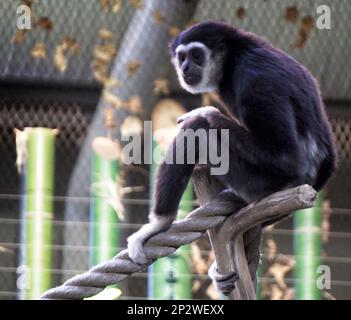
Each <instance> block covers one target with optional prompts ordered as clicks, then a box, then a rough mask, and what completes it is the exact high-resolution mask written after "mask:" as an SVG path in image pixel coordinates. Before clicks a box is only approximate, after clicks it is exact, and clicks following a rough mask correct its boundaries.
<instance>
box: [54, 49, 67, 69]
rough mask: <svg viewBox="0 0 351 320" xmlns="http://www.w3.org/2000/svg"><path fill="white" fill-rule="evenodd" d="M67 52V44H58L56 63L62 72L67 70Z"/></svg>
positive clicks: (55, 56)
mask: <svg viewBox="0 0 351 320" xmlns="http://www.w3.org/2000/svg"><path fill="white" fill-rule="evenodd" d="M65 52H66V49H65V46H63V45H62V44H61V45H58V46H57V47H56V48H55V54H54V65H55V67H56V68H57V69H58V70H59V71H61V72H65V71H66V69H67V64H68V61H67V57H66V55H65Z"/></svg>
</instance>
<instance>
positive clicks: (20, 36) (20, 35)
mask: <svg viewBox="0 0 351 320" xmlns="http://www.w3.org/2000/svg"><path fill="white" fill-rule="evenodd" d="M27 31H28V30H27V29H21V30H16V34H15V36H14V37H13V39H12V42H13V43H15V44H22V43H23V41H24V36H25V34H26V33H27Z"/></svg>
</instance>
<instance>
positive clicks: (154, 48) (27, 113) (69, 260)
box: [0, 0, 351, 299]
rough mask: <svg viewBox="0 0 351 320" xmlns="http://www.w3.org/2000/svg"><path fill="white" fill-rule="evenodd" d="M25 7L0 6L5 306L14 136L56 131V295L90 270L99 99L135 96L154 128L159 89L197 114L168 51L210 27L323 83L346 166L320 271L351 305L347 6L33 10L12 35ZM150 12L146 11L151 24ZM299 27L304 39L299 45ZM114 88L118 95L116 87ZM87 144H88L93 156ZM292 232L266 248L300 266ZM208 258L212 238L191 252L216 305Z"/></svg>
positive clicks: (0, 266) (131, 5) (204, 291)
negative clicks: (325, 25)
mask: <svg viewBox="0 0 351 320" xmlns="http://www.w3.org/2000/svg"><path fill="white" fill-rule="evenodd" d="M22 3H24V1H13V0H4V1H1V2H0V11H1V12H2V13H3V14H2V19H1V21H0V28H1V31H2V36H1V37H0V81H1V88H0V151H1V155H2V158H1V160H0V173H1V179H0V221H1V222H0V298H16V297H17V291H18V290H17V285H18V279H19V275H18V274H17V273H16V272H17V267H18V263H19V258H18V256H19V248H20V239H19V230H20V206H21V199H22V195H21V191H20V190H21V181H20V179H19V176H18V173H17V171H16V167H15V162H16V147H15V135H14V132H13V130H14V128H19V129H23V128H24V127H28V126H30V127H35V126H44V127H50V128H57V129H59V131H60V134H59V135H58V136H57V138H56V145H55V150H56V157H55V162H56V165H55V191H54V192H55V194H54V204H55V205H54V224H53V227H54V239H53V265H52V266H53V268H54V269H53V270H52V273H53V285H58V284H60V283H61V282H62V281H64V280H65V279H67V278H68V277H70V276H72V275H74V274H76V273H78V272H81V271H84V270H86V269H87V268H88V256H89V226H90V223H89V204H90V198H89V197H90V171H91V168H90V158H89V156H87V153H89V152H90V151H89V148H90V147H89V146H90V142H89V143H87V141H88V140H87V137H95V136H96V135H105V128H104V110H105V108H106V106H107V105H108V103H107V102H106V101H105V100H104V99H103V96H102V95H101V93H102V88H104V89H105V90H106V88H108V89H109V90H110V92H112V93H113V94H114V95H115V96H118V97H120V98H121V99H123V100H124V101H128V99H130V98H131V97H133V96H139V97H140V100H141V102H140V105H141V106H142V109H143V112H142V115H143V117H144V118H146V119H147V118H148V117H149V116H150V112H151V110H152V107H153V106H154V105H155V103H156V102H157V101H158V99H159V95H157V94H155V93H154V89H155V86H156V87H157V82H155V80H161V83H163V84H165V86H166V87H167V89H169V91H170V97H173V98H176V99H179V98H180V99H181V100H182V99H183V100H182V101H186V105H185V108H190V107H191V106H194V107H195V106H198V104H199V98H196V97H194V98H192V97H189V96H187V95H186V94H185V93H183V92H182V91H180V90H179V87H178V84H177V80H176V77H175V73H174V72H173V71H172V69H171V65H170V63H169V56H168V52H167V50H168V49H167V43H168V41H169V40H170V39H171V37H172V35H174V34H176V33H177V32H179V30H181V29H183V28H184V27H186V26H187V25H189V24H190V23H193V22H197V21H204V20H209V19H214V20H226V21H228V22H231V23H233V24H235V25H237V26H239V27H242V28H244V29H246V30H249V31H253V32H255V33H258V34H260V35H263V36H265V37H267V38H268V39H269V40H271V41H272V42H273V44H275V45H277V46H278V47H280V48H282V49H283V50H286V51H288V52H289V53H291V54H292V55H293V56H294V57H296V58H297V59H298V60H299V61H301V62H303V63H304V64H305V65H306V66H307V67H308V68H309V69H311V71H312V73H313V74H314V75H315V76H316V77H317V78H318V80H319V81H320V83H321V90H322V94H323V97H324V98H325V99H326V101H327V110H328V114H329V115H330V119H331V123H332V127H333V131H334V133H335V136H336V140H337V144H338V151H339V156H340V163H339V169H338V172H337V174H336V175H335V177H334V178H333V179H332V181H331V182H330V183H329V185H328V187H327V196H326V197H327V199H328V200H329V201H330V207H331V212H332V214H331V216H330V217H329V218H328V219H327V220H326V221H325V223H326V224H329V226H330V230H329V234H328V235H329V238H328V241H327V242H325V245H324V249H325V252H324V253H323V255H324V256H323V260H322V261H323V262H325V264H328V265H329V266H331V268H332V277H333V278H332V290H331V291H330V292H331V294H332V295H333V296H335V297H336V298H350V297H351V293H350V292H351V273H350V270H351V269H350V263H351V255H350V252H349V250H348V247H347V244H348V243H349V238H350V237H351V234H350V227H351V211H350V208H351V203H350V200H349V197H348V192H349V190H351V175H350V174H349V170H348V169H349V166H350V160H351V159H350V123H351V122H350V121H351V119H350V115H351V114H350V108H351V105H350V104H351V103H350V102H349V100H350V98H351V96H350V92H351V90H350V89H351V74H350V73H349V72H348V70H349V66H348V65H347V64H349V63H350V59H348V56H349V54H350V52H351V50H350V49H351V43H350V41H348V36H349V34H350V31H351V30H350V28H351V25H350V24H349V23H347V16H348V15H349V14H350V12H351V6H350V4H349V3H348V1H347V0H345V1H341V0H339V1H337V2H336V1H303V2H302V1H292V0H291V1H289V0H284V1H279V2H278V1H268V0H267V1H263V0H262V1H253V0H252V1H234V0H233V1H229V0H227V1H225V0H219V1H208V0H200V1H199V2H198V5H197V6H195V5H193V4H191V3H190V4H186V5H185V7H182V5H181V4H180V3H183V1H178V2H177V1H174V0H170V1H168V2H166V1H161V0H154V1H152V0H144V1H129V0H122V1H114V0H111V1H95V0H83V1H82V0H79V1H78V0H60V1H53V0H42V1H39V0H38V1H27V2H26V3H27V4H31V6H32V13H33V16H32V24H33V28H32V30H29V31H27V32H24V33H23V34H22V33H21V32H19V31H18V30H16V17H17V15H16V9H17V8H18V6H19V5H20V4H22ZM150 3H152V4H150ZM194 3H195V1H194ZM119 4H120V6H119ZM319 5H329V6H330V8H331V12H332V28H331V30H319V29H318V28H316V27H314V28H308V27H306V25H307V26H308V25H309V23H310V22H309V21H311V19H312V21H314V22H315V21H316V19H317V18H318V15H317V11H316V8H317V7H318V6H319ZM153 6H154V7H153ZM186 6H188V7H186ZM169 8H171V11H172V12H171V13H170V9H169ZM184 8H186V9H187V12H184ZM147 10H149V12H150V13H148V15H145V14H144V13H143V12H145V11H147ZM191 11H193V12H191ZM192 13H193V14H192ZM301 28H305V29H304V30H308V32H307V33H306V34H305V37H303V38H301V32H300V31H301ZM306 28H307V29H306ZM63 48H64V50H63ZM60 50H61V51H60ZM62 50H63V52H62ZM101 51H102V53H106V52H107V53H108V56H107V58H106V60H105V61H106V63H105V64H102V63H101V59H100V58H98V57H99V54H101ZM110 72H111V73H110ZM109 74H111V75H112V76H110V75H109ZM111 78H113V79H115V81H117V82H118V85H116V83H114V84H111ZM162 81H163V82H162ZM101 82H103V84H101ZM158 83H160V82H158ZM156 89H157V88H156ZM158 89H160V88H158ZM161 91H162V90H161ZM166 91H168V90H166ZM162 92H163V93H162V95H165V91H162ZM180 92H181V93H180ZM184 99H186V100H184ZM145 110H147V112H145ZM118 112H120V110H119V111H118ZM83 145H87V146H88V147H87V148H86V150H87V151H84V150H85V149H84V147H82V146H83ZM145 169H147V167H146V168H139V169H138V170H139V171H138V170H136V172H134V173H133V174H132V173H130V172H129V173H127V175H126V180H133V181H132V183H133V184H135V185H143V186H144V187H145V190H144V191H143V192H135V193H133V194H130V195H128V198H129V199H130V201H129V202H128V201H127V202H126V207H127V208H128V209H127V213H128V215H129V216H128V218H127V221H126V222H125V223H124V224H123V223H121V229H122V231H121V232H122V241H121V246H122V247H123V246H124V245H125V237H126V236H127V235H128V234H129V233H130V232H131V231H132V230H135V229H136V228H138V226H139V223H142V222H143V221H145V219H146V214H147V211H148V204H149V202H148V199H149V197H148V179H147V177H145V176H144V175H143V174H140V171H142V170H145ZM132 171H133V170H132ZM325 232H327V231H325ZM293 233H294V232H293V225H292V219H288V220H286V221H284V222H282V223H281V224H279V225H278V226H276V228H275V229H274V230H272V231H270V233H269V234H267V235H265V239H268V240H270V241H268V242H267V241H266V242H265V243H268V244H270V246H272V245H273V246H274V244H273V243H275V244H276V245H277V246H278V249H279V252H280V253H281V254H285V255H286V256H288V257H290V258H292V259H293V252H294V250H293V246H292V237H293ZM326 237H327V235H326ZM272 239H273V240H272ZM272 241H273V242H272ZM267 246H268V245H267ZM267 248H268V249H269V248H271V247H269V246H268V247H267ZM116 249H118V248H116ZM208 249H209V247H208V244H207V243H206V241H205V240H203V241H201V242H200V244H199V246H198V248H197V247H195V249H194V248H193V250H195V251H194V252H195V253H194V254H195V255H196V257H197V259H198V260H197V264H196V265H197V266H194V267H193V271H194V274H193V297H194V298H200V299H201V298H208V297H214V295H213V291H212V289H211V288H209V284H210V281H209V280H208V278H207V276H206V273H205V272H204V271H203V269H201V268H199V265H201V263H202V264H203V265H208V264H209V261H210V260H211V259H210V258H209V251H208ZM268 249H267V250H268ZM199 250H200V251H199ZM199 252H200V253H199ZM269 254H270V253H269V250H268V251H267V252H266V251H265V254H264V256H263V261H264V264H263V266H264V267H265V268H266V270H268V271H269V265H271V264H272V261H273V260H272V259H271V260H270V258H269ZM199 261H200V262H201V263H199ZM284 261H285V260H284ZM268 262H269V263H268ZM283 265H284V263H283ZM287 270H288V271H287V272H286V274H285V278H286V279H287V280H286V283H287V285H288V287H289V288H291V287H293V279H294V278H293V267H291V268H290V269H289V268H287ZM268 271H267V272H266V273H265V272H262V279H263V280H267V281H268V282H276V278H275V277H274V276H273V275H272V274H271V273H269V272H268ZM146 277H147V275H146V274H140V275H138V276H137V277H136V278H133V280H132V282H129V283H128V282H127V284H126V285H125V287H124V288H123V290H122V291H123V295H122V298H128V297H130V296H132V297H138V298H145V297H146V296H147V292H146V291H147V290H146ZM270 290H271V291H272V289H270ZM266 291H267V290H266ZM268 291H269V290H268ZM265 294H266V296H265V295H263V297H265V298H269V297H272V292H268V293H267V292H266V293H265ZM276 297H278V295H277V296H276ZM280 298H282V297H280Z"/></svg>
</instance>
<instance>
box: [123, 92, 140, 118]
mask: <svg viewBox="0 0 351 320" xmlns="http://www.w3.org/2000/svg"><path fill="white" fill-rule="evenodd" d="M125 106H126V107H127V108H128V109H129V110H130V111H131V112H133V113H136V114H141V111H142V106H141V99H140V97H139V96H131V97H130V99H129V100H128V101H127V102H125Z"/></svg>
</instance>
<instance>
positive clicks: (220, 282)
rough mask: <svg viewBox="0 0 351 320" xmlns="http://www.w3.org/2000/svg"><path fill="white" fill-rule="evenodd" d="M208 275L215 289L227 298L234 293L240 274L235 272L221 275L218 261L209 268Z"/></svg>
mask: <svg viewBox="0 0 351 320" xmlns="http://www.w3.org/2000/svg"><path fill="white" fill-rule="evenodd" d="M208 275H209V277H210V278H211V279H212V282H213V284H214V286H215V288H216V289H217V290H218V291H220V292H221V293H223V294H224V295H226V296H227V295H229V294H230V293H231V292H232V290H233V289H234V288H235V282H236V281H238V279H239V274H238V273H236V272H235V271H233V272H230V273H227V274H221V273H219V272H218V270H217V263H216V261H215V262H213V263H212V265H211V267H210V268H209V270H208Z"/></svg>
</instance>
